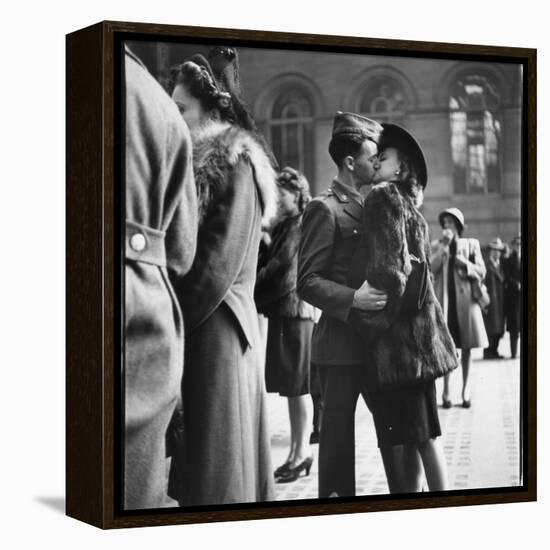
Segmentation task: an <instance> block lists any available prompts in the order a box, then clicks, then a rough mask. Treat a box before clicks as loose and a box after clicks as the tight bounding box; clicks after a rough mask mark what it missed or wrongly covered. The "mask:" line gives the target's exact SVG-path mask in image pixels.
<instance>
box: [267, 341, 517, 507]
mask: <svg viewBox="0 0 550 550" xmlns="http://www.w3.org/2000/svg"><path fill="white" fill-rule="evenodd" d="M507 350H508V346H507V342H503V343H502V345H501V349H500V351H501V353H503V354H504V353H506V352H507ZM473 357H474V360H473V364H472V374H471V376H472V407H471V408H470V409H464V408H462V407H461V406H460V403H461V401H460V387H461V372H460V368H459V369H458V370H457V371H456V372H455V373H453V375H452V377H451V392H452V399H453V402H454V403H455V405H454V406H453V407H452V408H451V409H442V408H440V409H439V415H440V422H441V428H442V432H443V436H442V444H443V447H444V451H445V456H446V459H447V464H448V468H449V482H450V487H451V488H452V489H474V488H489V487H509V486H515V485H518V484H519V469H520V456H519V451H520V444H519V421H520V416H519V393H520V390H519V384H520V365H519V360H518V359H515V360H511V359H506V360H498V361H496V360H491V361H483V360H481V352H480V350H477V352H476V351H474V352H473ZM441 386H442V382H441V381H438V382H437V387H438V392H437V394H438V396H439V398H440V396H441ZM268 404H269V415H270V424H271V429H272V434H273V435H272V438H271V447H272V456H273V464H274V466H278V465H280V464H282V462H284V459H285V458H286V454H287V452H288V441H289V440H288V412H287V404H286V400H285V399H284V398H282V397H278V396H277V395H274V394H270V395H269V401H268ZM312 450H313V454H314V463H313V467H312V470H311V473H310V475H309V476H308V477H305V476H304V477H301V478H299V479H298V480H297V481H296V482H294V483H288V484H276V485H275V490H276V498H277V500H294V499H309V498H312V499H315V498H317V452H318V445H313V446H312ZM356 485H357V494H358V495H373V494H380V493H387V492H388V489H387V484H386V478H385V475H384V471H383V467H382V462H381V459H380V455H379V453H378V448H377V445H376V436H375V433H374V426H373V423H372V419H371V416H370V413H369V412H368V410H367V408H366V406H365V404H364V403H363V402H362V401H361V400H360V401H359V403H358V406H357V412H356Z"/></svg>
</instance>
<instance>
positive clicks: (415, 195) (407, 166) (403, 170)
mask: <svg viewBox="0 0 550 550" xmlns="http://www.w3.org/2000/svg"><path fill="white" fill-rule="evenodd" d="M389 147H392V148H394V149H395V150H396V151H397V158H398V159H399V174H398V175H397V178H398V181H397V183H398V184H399V186H400V187H401V188H402V189H403V190H404V191H405V192H406V194H407V195H409V196H410V197H411V198H412V199H413V202H414V204H415V206H416V207H419V206H421V205H422V202H423V201H424V189H423V188H422V185H421V184H420V181H419V178H418V168H417V167H416V165H415V163H414V161H413V159H412V157H410V156H409V155H408V154H407V152H406V151H404V150H403V149H400V148H399V146H396V145H389V144H388V145H386V147H384V149H387V148H389ZM384 149H381V151H383V150H384Z"/></svg>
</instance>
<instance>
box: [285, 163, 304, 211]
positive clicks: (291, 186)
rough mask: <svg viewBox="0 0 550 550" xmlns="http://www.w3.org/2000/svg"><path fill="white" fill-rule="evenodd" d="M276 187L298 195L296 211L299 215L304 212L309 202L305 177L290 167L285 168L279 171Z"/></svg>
mask: <svg viewBox="0 0 550 550" xmlns="http://www.w3.org/2000/svg"><path fill="white" fill-rule="evenodd" d="M277 185H278V186H279V187H282V188H283V189H286V190H287V191H290V192H291V193H296V194H297V195H298V210H299V211H300V213H302V212H303V211H304V210H305V208H306V206H307V205H308V203H309V201H311V193H310V191H309V183H308V181H307V179H306V177H305V176H304V175H303V174H302V173H301V172H299V171H298V170H295V169H294V168H291V167H290V166H285V167H284V168H283V169H282V170H281V172H280V173H279V175H278V176H277Z"/></svg>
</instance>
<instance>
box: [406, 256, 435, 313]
mask: <svg viewBox="0 0 550 550" xmlns="http://www.w3.org/2000/svg"><path fill="white" fill-rule="evenodd" d="M428 278H429V274H428V262H426V261H422V260H419V259H418V258H417V257H416V256H413V255H411V273H410V274H409V277H408V279H407V285H406V287H405V292H404V293H403V298H402V302H401V313H403V314H405V315H414V314H415V313H418V312H419V311H420V310H421V309H422V306H423V305H424V301H425V300H426V294H427V293H428Z"/></svg>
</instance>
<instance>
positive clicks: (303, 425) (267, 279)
mask: <svg viewBox="0 0 550 550" xmlns="http://www.w3.org/2000/svg"><path fill="white" fill-rule="evenodd" d="M277 183H278V186H279V210H278V217H277V220H278V221H277V223H276V225H275V226H274V228H273V230H272V232H271V244H270V245H269V248H268V249H267V251H266V254H265V257H264V263H263V265H262V267H261V269H260V270H259V272H258V279H257V281H256V289H255V300H256V305H257V307H258V311H259V312H260V313H262V314H263V315H265V316H266V317H267V318H268V321H269V326H268V332H267V350H266V372H265V376H266V387H267V391H268V392H278V393H279V394H280V395H282V396H283V397H287V398H288V413H289V417H290V449H289V452H288V456H287V458H286V460H285V462H284V464H283V465H282V466H280V467H278V468H277V469H276V470H275V477H276V478H277V481H278V482H279V483H288V482H292V481H295V480H296V479H298V477H299V475H300V474H301V472H302V471H304V472H305V474H306V475H308V474H309V471H310V468H311V464H312V462H313V458H312V455H311V450H310V447H309V428H310V425H311V419H312V403H311V399H310V397H309V387H310V377H309V369H310V358H311V335H312V332H313V324H314V323H313V319H314V317H315V309H314V307H313V306H312V305H310V304H308V303H307V302H304V301H303V300H301V299H300V298H299V297H298V292H297V289H296V287H297V272H298V247H299V244H300V234H301V222H302V214H303V211H304V209H305V207H306V205H307V203H308V202H309V201H310V199H311V195H310V192H309V184H308V182H307V180H306V178H305V177H304V176H303V175H302V174H301V173H300V172H298V171H297V170H294V169H293V168H289V167H286V168H284V169H283V170H282V171H281V173H280V174H279V177H278V179H277Z"/></svg>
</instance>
